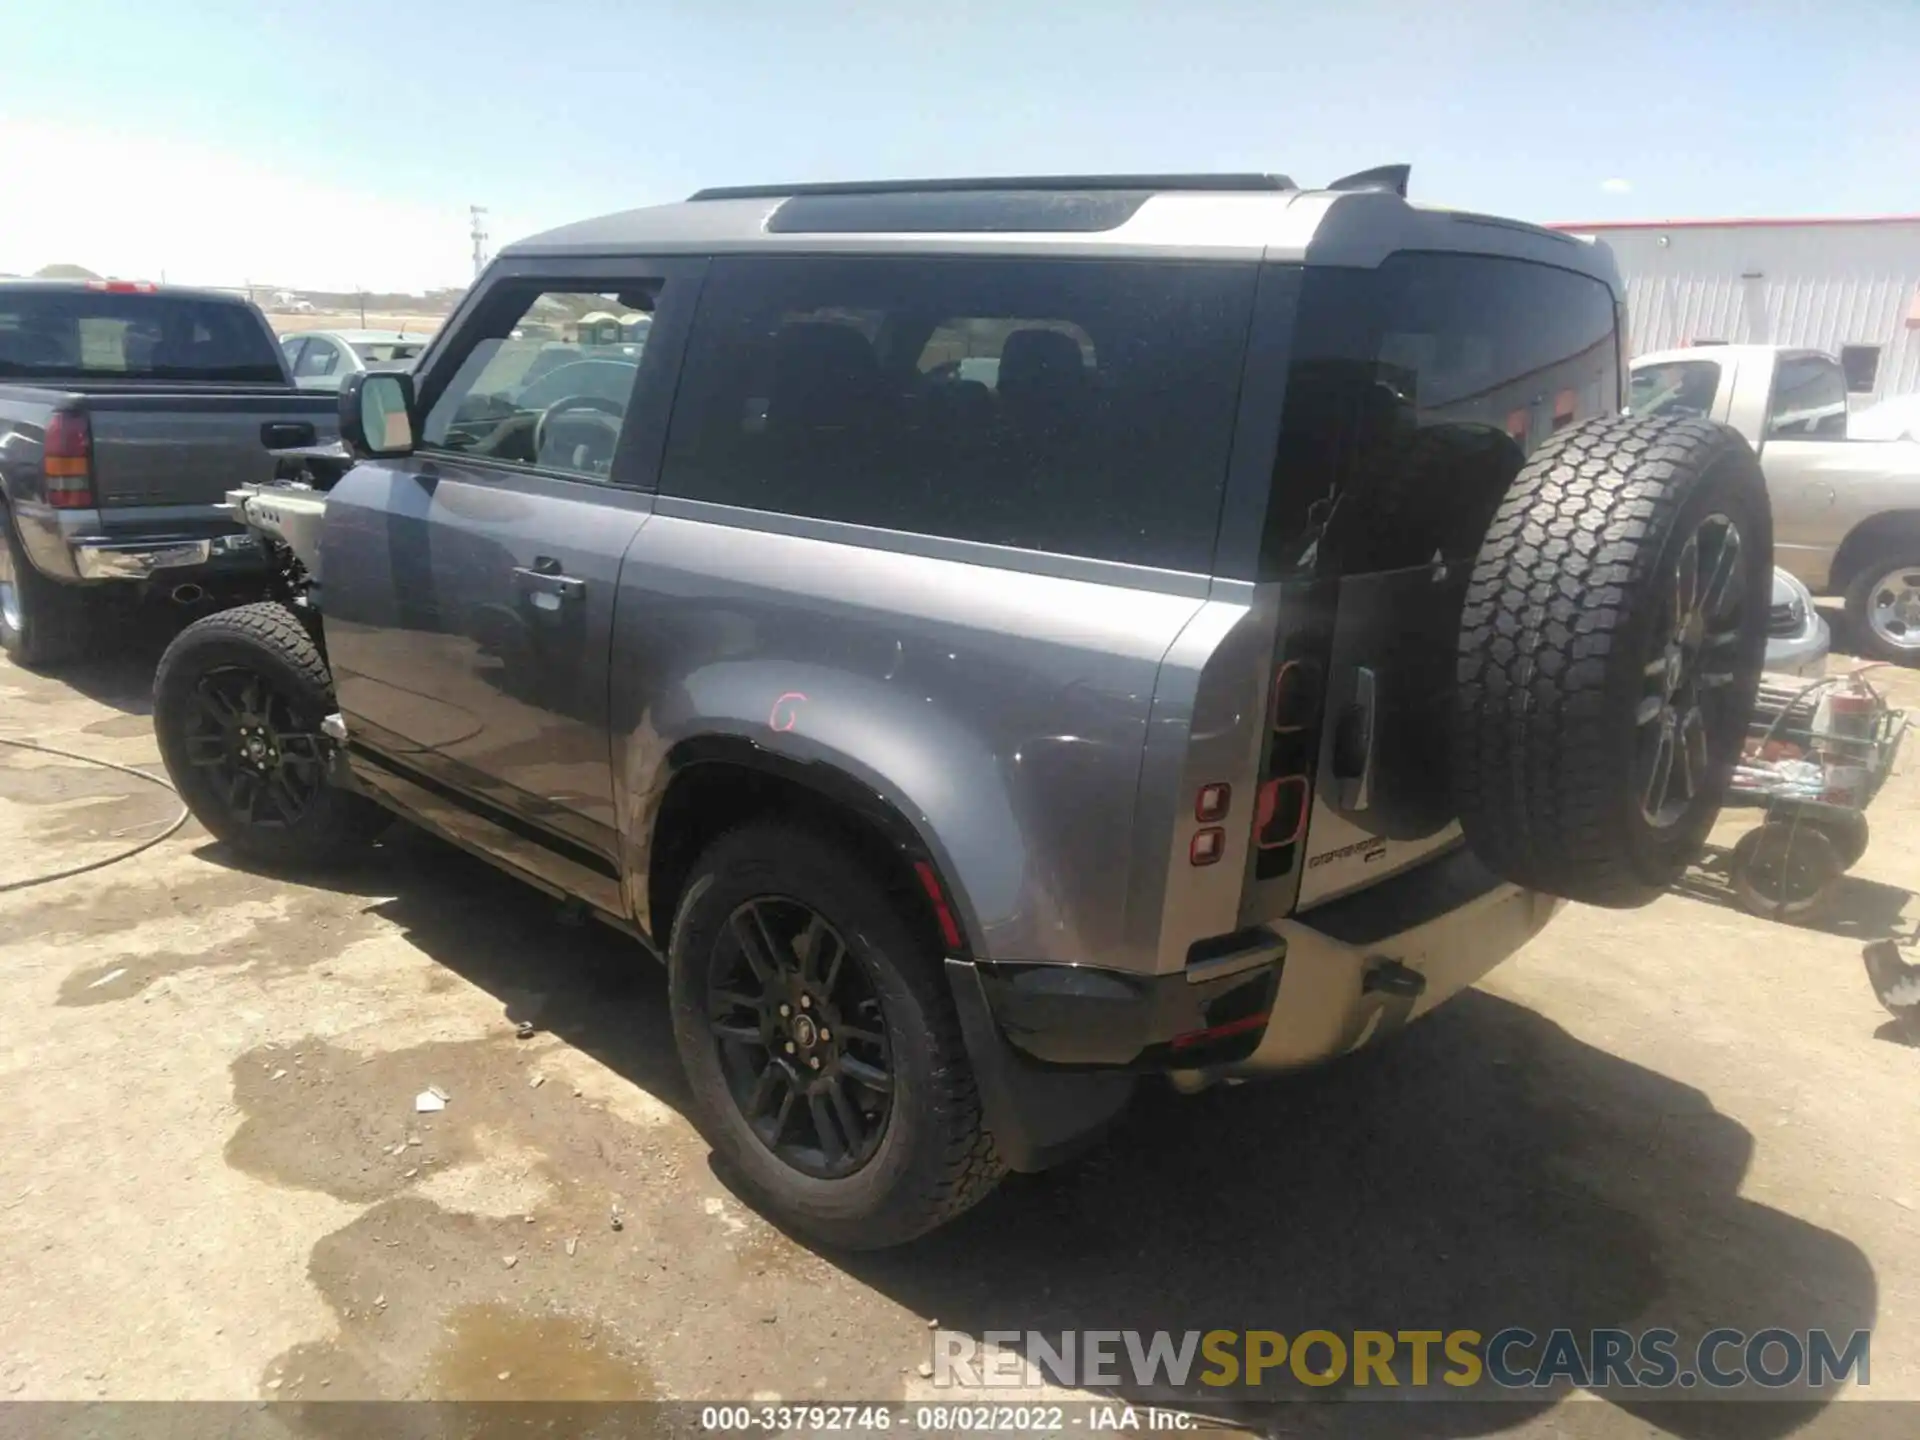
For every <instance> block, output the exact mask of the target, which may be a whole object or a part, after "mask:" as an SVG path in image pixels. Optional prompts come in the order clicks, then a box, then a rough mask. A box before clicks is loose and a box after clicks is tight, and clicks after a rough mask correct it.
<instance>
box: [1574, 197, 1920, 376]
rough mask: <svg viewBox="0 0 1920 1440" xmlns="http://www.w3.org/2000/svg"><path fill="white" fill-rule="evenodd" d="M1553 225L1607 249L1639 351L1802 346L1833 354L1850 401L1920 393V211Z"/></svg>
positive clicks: (1637, 351) (1633, 343)
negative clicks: (1610, 250) (1708, 346)
mask: <svg viewBox="0 0 1920 1440" xmlns="http://www.w3.org/2000/svg"><path fill="white" fill-rule="evenodd" d="M1554 228H1555V229H1557V230H1566V231H1570V232H1573V233H1576V234H1581V235H1593V236H1597V237H1598V238H1600V239H1602V240H1605V241H1606V242H1607V244H1608V245H1610V246H1611V247H1612V248H1613V253H1614V256H1615V258H1616V259H1617V261H1618V262H1619V265H1620V274H1621V277H1622V278H1623V279H1624V280H1625V281H1626V282H1627V307H1628V323H1629V331H1630V335H1631V340H1632V346H1633V353H1634V354H1636V355H1640V354H1644V353H1646V352H1647V351H1649V350H1670V349H1674V348H1676V347H1678V346H1682V345H1704V344H1710V343H1712V342H1714V341H1721V342H1724V343H1727V344H1760V345H1801V346H1807V347H1809V348H1812V349H1818V350H1825V351H1827V352H1828V353H1829V354H1833V355H1837V356H1838V357H1839V358H1840V361H1841V363H1842V364H1843V365H1844V366H1845V367H1846V370H1847V381H1848V386H1849V388H1850V389H1851V390H1852V392H1853V403H1854V405H1855V406H1860V405H1865V404H1867V403H1869V401H1871V400H1876V399H1885V398H1887V397H1889V396H1893V395H1911V394H1917V393H1920V215H1880V216H1866V217H1860V218H1855V219H1817V220H1630V221H1602V222H1594V223H1592V224H1567V225H1557V226H1555V227H1554Z"/></svg>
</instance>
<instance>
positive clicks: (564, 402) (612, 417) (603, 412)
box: [533, 395, 627, 465]
mask: <svg viewBox="0 0 1920 1440" xmlns="http://www.w3.org/2000/svg"><path fill="white" fill-rule="evenodd" d="M570 413H578V414H581V415H589V416H592V417H593V421H594V423H595V424H596V425H601V426H604V427H605V428H606V432H607V463H608V464H609V465H611V464H612V463H613V447H614V445H615V444H617V443H618V442H619V439H620V422H621V421H622V420H624V419H625V418H626V414H627V407H626V406H624V405H622V404H621V403H620V402H619V401H618V400H607V399H604V398H602V397H601V396H598V395H565V396H562V397H561V398H560V399H558V400H556V401H554V402H553V404H551V405H549V406H547V408H546V409H544V410H542V411H541V412H540V418H539V419H538V420H536V421H534V422H533V456H534V463H536V464H538V463H540V457H541V456H542V455H544V454H545V453H546V449H547V431H548V429H549V427H550V426H551V425H552V423H553V422H554V421H555V420H557V419H558V418H559V417H560V416H562V415H566V414H570Z"/></svg>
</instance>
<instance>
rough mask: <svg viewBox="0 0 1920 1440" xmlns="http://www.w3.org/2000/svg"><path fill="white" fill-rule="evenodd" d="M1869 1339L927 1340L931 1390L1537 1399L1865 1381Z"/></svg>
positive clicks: (1590, 1335)
mask: <svg viewBox="0 0 1920 1440" xmlns="http://www.w3.org/2000/svg"><path fill="white" fill-rule="evenodd" d="M1871 1344H1872V1335H1871V1332H1869V1331H1866V1330H1855V1331H1853V1332H1851V1333H1850V1334H1848V1335H1846V1336H1844V1337H1838V1336H1834V1335H1832V1334H1829V1332H1827V1331H1825V1330H1799V1331H1796V1330H1787V1329H1780V1328H1773V1329H1766V1330H1756V1331H1753V1332H1751V1333H1749V1332H1747V1331H1744V1330H1733V1329H1719V1330H1709V1331H1707V1332H1706V1334H1704V1335H1702V1336H1701V1337H1700V1338H1699V1340H1698V1341H1697V1342H1695V1343H1693V1344H1692V1345H1690V1346H1688V1345H1683V1344H1682V1342H1681V1339H1680V1336H1679V1334H1678V1332H1676V1331H1673V1330H1666V1329H1651V1330H1640V1331H1632V1330H1617V1329H1598V1330H1587V1331H1575V1330H1550V1331H1547V1332H1546V1333H1545V1334H1535V1333H1534V1332H1533V1331H1531V1330H1527V1329H1523V1328H1521V1327H1518V1326H1512V1327H1509V1328H1507V1329H1503V1330H1496V1331H1494V1332H1493V1333H1491V1334H1484V1335H1483V1334H1482V1333H1481V1332H1480V1331H1478V1330H1353V1331H1341V1332H1335V1331H1332V1330H1305V1331H1301V1332H1299V1333H1298V1334H1294V1335H1285V1334H1282V1333H1281V1332H1279V1331H1277V1330H1208V1331H1204V1332H1203V1331H1199V1330H1187V1331H1181V1332H1172V1331H1166V1330H1155V1331H1140V1330H1064V1331H1040V1330H1025V1331H1021V1330H988V1331H986V1332H985V1333H984V1335H983V1336H981V1337H979V1338H976V1337H974V1336H972V1335H968V1334H962V1333H960V1332H958V1331H953V1330H937V1331H935V1332H934V1336H933V1383H934V1384H935V1385H940V1386H954V1387H968V1388H970V1387H974V1386H985V1387H996V1386H1007V1387H1016V1386H1027V1385H1035V1384H1052V1385H1061V1386H1067V1387H1070V1388H1074V1389H1086V1388H1095V1387H1099V1386H1104V1385H1136V1386H1141V1387H1148V1386H1171V1387H1173V1388H1175V1389H1183V1388H1186V1387H1188V1386H1190V1385H1194V1384H1198V1385H1206V1386H1214V1387H1219V1388H1223V1389H1224V1388H1229V1387H1231V1388H1245V1389H1263V1388H1277V1387H1285V1386H1295V1385H1302V1386H1307V1387H1310V1388H1315V1389H1319V1388H1324V1387H1326V1386H1330V1385H1341V1384H1345V1385H1348V1386H1352V1387H1376V1388H1381V1389H1386V1388H1397V1387H1400V1386H1409V1387H1422V1386H1427V1385H1433V1384H1439V1385H1445V1386H1450V1387H1452V1388H1453V1389H1455V1390H1462V1391H1464V1390H1474V1389H1478V1390H1480V1391H1481V1392H1482V1393H1485V1390H1486V1388H1487V1387H1493V1388H1495V1389H1500V1390H1537V1389H1546V1388H1549V1387H1553V1386H1559V1385H1577V1386H1580V1387H1582V1388H1586V1389H1601V1390H1610V1389H1628V1390H1665V1389H1680V1390H1692V1389H1695V1388H1696V1387H1702V1388H1704V1389H1706V1390H1709V1391H1711V1390H1729V1389H1735V1388H1738V1387H1742V1386H1756V1385H1757V1386H1760V1387H1763V1388H1766V1389H1779V1388H1782V1387H1785V1386H1789V1385H1800V1386H1805V1387H1808V1388H1813V1389H1820V1388H1823V1387H1825V1386H1829V1385H1837V1384H1840V1383H1841V1382H1843V1381H1846V1380H1852V1381H1853V1382H1854V1383H1855V1384H1856V1385H1866V1384H1867V1383H1868V1381H1869V1374H1870V1369H1869V1361H1870V1353H1869V1352H1870V1349H1871Z"/></svg>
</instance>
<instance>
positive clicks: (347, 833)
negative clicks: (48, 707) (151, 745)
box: [153, 601, 390, 868]
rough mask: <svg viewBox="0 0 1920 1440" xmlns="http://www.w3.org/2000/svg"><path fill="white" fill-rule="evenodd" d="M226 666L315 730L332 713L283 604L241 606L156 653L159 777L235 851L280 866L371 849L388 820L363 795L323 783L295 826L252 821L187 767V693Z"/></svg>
mask: <svg viewBox="0 0 1920 1440" xmlns="http://www.w3.org/2000/svg"><path fill="white" fill-rule="evenodd" d="M228 668H238V669H243V670H249V671H252V672H253V673H255V674H257V675H259V676H260V677H261V678H262V679H263V680H265V681H266V682H267V684H269V685H271V686H272V687H274V688H275V689H276V690H277V691H278V692H279V693H280V694H281V695H282V696H284V697H285V698H286V700H287V701H288V702H289V704H290V705H291V706H292V708H293V710H294V712H295V713H296V715H297V716H298V717H299V719H300V722H301V724H302V725H303V726H306V727H309V728H310V729H312V730H314V731H317V730H318V729H319V727H320V722H321V720H322V719H324V718H325V717H326V716H327V715H328V714H330V713H332V711H333V710H334V708H335V707H334V700H333V677H332V675H331V674H330V673H329V671H328V670H327V662H326V661H325V660H324V659H322V658H321V655H320V649H319V647H318V646H317V645H315V644H314V641H313V636H312V635H310V634H309V633H308V631H307V628H306V626H305V625H303V624H302V623H301V622H300V618H299V617H298V616H297V615H295V614H294V612H293V611H292V610H290V609H289V608H288V607H287V606H285V605H282V604H279V603H278V602H276V601H263V602H261V603H258V604H253V605H241V606H238V607H237V608H235V609H232V610H222V611H220V612H218V613H217V614H213V615H209V616H207V617H206V618H205V619H204V620H196V621H195V622H194V623H193V624H191V625H189V626H188V627H187V628H186V629H184V630H182V631H181V632H180V633H179V634H178V635H176V636H175V637H174V639H173V643H172V644H170V645H168V646H167V649H166V653H165V654H163V655H162V656H161V657H160V666H159V670H158V671H157V673H156V674H155V676H154V681H153V728H154V734H155V737H156V738H157V739H158V740H159V743H160V756H161V759H162V760H163V761H164V762H165V763H166V767H167V774H168V775H169V776H171V777H172V779H173V783H174V788H175V789H177V790H178V791H179V792H180V798H181V799H182V800H184V801H185V802H186V804H187V808H188V809H190V810H191V811H192V812H193V814H194V818H195V819H197V820H198V821H199V822H200V823H201V824H202V825H204V826H206V828H207V829H208V831H209V832H211V833H212V834H213V836H214V837H215V838H216V839H218V840H220V841H221V842H223V843H224V844H227V845H230V846H232V847H233V848H234V849H235V850H236V851H239V852H240V853H241V854H243V855H246V856H249V857H251V858H253V859H256V860H260V861H263V862H266V863H268V864H270V865H274V866H278V867H289V868H306V867H316V866H324V865H329V864H334V863H337V862H339V861H341V860H343V859H346V858H348V857H350V856H351V855H353V854H354V853H355V852H357V851H359V850H361V849H362V848H364V847H365V846H366V845H368V844H369V843H371V842H372V841H373V840H374V838H375V837H377V836H378V835H379V833H380V832H381V831H382V830H383V829H385V828H386V826H387V824H388V822H389V818H390V817H389V816H388V814H387V812H386V811H384V810H383V809H381V808H380V807H379V806H378V805H376V804H374V803H373V802H372V801H371V800H368V799H366V798H365V797H364V796H360V795H355V794H353V793H352V792H351V791H348V790H343V789H340V788H338V787H335V786H332V785H328V786H325V787H323V788H322V789H321V790H320V791H319V793H318V794H317V796H316V797H315V798H314V800H313V803H312V804H311V806H310V808H309V809H308V810H307V811H306V813H305V814H303V815H302V816H301V818H300V820H299V822H298V823H296V824H293V825H288V826H284V827H275V828H267V827H264V826H259V825H250V824H248V823H246V822H245V821H244V820H243V819H241V818H239V817H237V816H235V815H234V814H233V813H232V811H231V810H229V809H228V807H227V804H226V802H225V798H224V797H223V796H222V795H221V794H220V792H219V790H218V789H217V788H216V786H215V784H214V782H213V780H212V779H211V778H210V777H209V775H208V773H207V772H206V771H205V770H203V769H200V768H197V767H195V766H194V765H193V764H191V763H190V761H189V759H188V747H187V741H186V735H187V717H188V710H189V707H191V706H192V705H193V703H194V700H193V695H194V691H195V688H196V687H197V686H198V684H199V682H200V680H201V679H202V678H203V677H204V676H206V675H208V674H209V673H211V672H213V671H217V670H223V669H228Z"/></svg>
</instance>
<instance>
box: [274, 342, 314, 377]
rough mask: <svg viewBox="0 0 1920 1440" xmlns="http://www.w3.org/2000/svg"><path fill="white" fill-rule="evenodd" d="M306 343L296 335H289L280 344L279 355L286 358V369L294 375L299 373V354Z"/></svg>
mask: <svg viewBox="0 0 1920 1440" xmlns="http://www.w3.org/2000/svg"><path fill="white" fill-rule="evenodd" d="M306 343H307V342H306V341H305V340H304V339H303V338H302V337H300V336H298V335H289V336H288V337H287V338H286V339H284V340H282V341H281V342H280V353H281V354H282V355H284V356H286V357H287V369H289V370H291V371H292V372H293V373H294V374H295V375H298V374H299V373H300V352H301V350H303V349H304V348H305V347H306Z"/></svg>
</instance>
